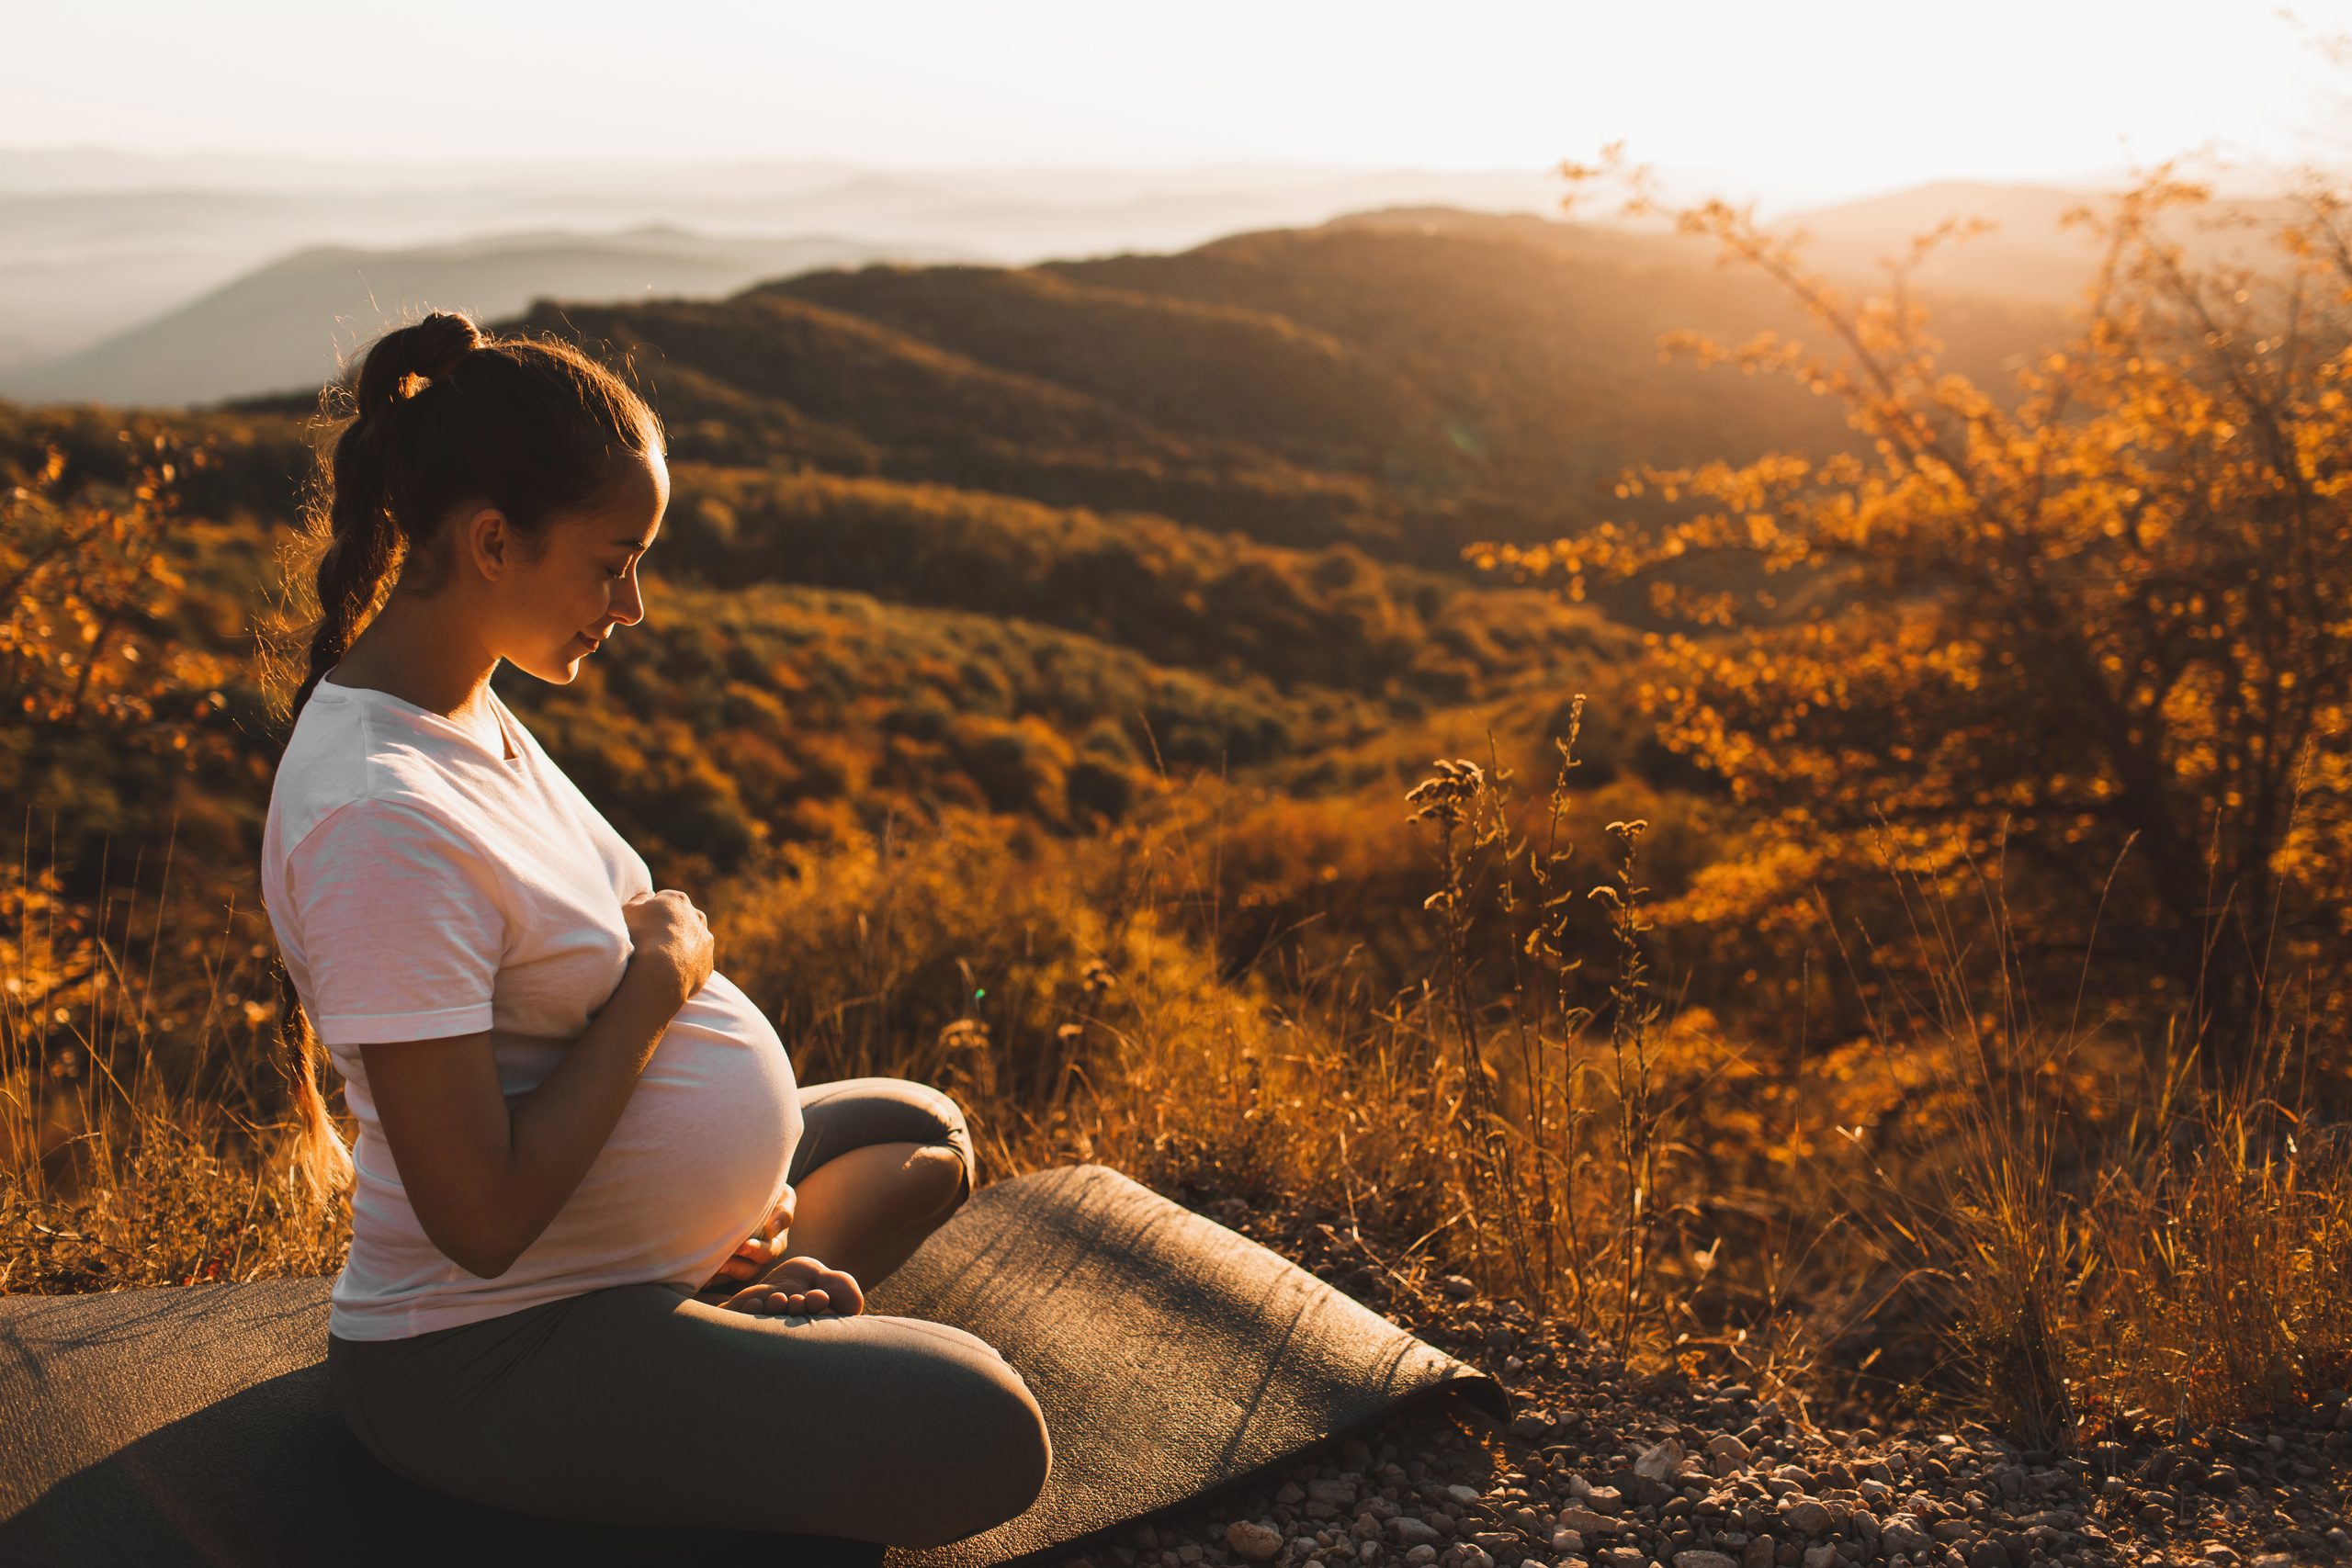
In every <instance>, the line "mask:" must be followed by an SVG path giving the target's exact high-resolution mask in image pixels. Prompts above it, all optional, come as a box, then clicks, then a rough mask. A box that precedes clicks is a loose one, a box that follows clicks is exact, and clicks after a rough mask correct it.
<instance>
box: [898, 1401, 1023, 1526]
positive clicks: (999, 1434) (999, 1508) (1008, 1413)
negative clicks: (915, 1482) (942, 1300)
mask: <svg viewBox="0 0 2352 1568" xmlns="http://www.w3.org/2000/svg"><path fill="white" fill-rule="evenodd" d="M958 1381H959V1382H961V1383H962V1384H963V1386H962V1387H961V1388H960V1389H959V1390H957V1398H956V1401H955V1404H956V1411H955V1413H954V1416H953V1419H952V1420H943V1421H942V1422H941V1423H940V1424H939V1425H938V1426H937V1427H935V1428H934V1430H935V1432H936V1434H937V1436H938V1437H940V1438H942V1439H944V1440H945V1445H946V1446H944V1447H943V1449H942V1450H940V1453H939V1461H940V1462H939V1463H938V1465H937V1466H936V1470H937V1473H935V1474H934V1475H933V1476H932V1477H930V1478H928V1480H927V1482H926V1483H925V1484H924V1485H923V1486H922V1489H921V1492H920V1495H922V1497H923V1498H924V1499H925V1501H926V1504H927V1506H925V1507H924V1508H923V1509H922V1510H921V1517H920V1519H919V1520H917V1519H912V1518H910V1529H908V1530H907V1531H905V1532H904V1534H903V1538H902V1539H900V1540H898V1541H896V1542H894V1543H893V1544H896V1545H899V1546H905V1547H910V1548H924V1547H933V1546H944V1545H945V1544H947V1543H948V1542H949V1541H955V1540H963V1539H965V1538H966V1537H967V1536H973V1535H978V1534H979V1533H980V1532H981V1531H983V1530H987V1529H994V1528H995V1527H996V1526H998V1525H1001V1524H1002V1523H1003V1522H1004V1521H1005V1520H1007V1519H1010V1518H1014V1517H1018V1516H1020V1515H1021V1514H1023V1513H1025V1512H1027V1511H1028V1509H1029V1506H1030V1505H1031V1504H1033V1503H1035V1501H1036V1500H1037V1497H1038V1495H1039V1494H1041V1493H1043V1492H1044V1491H1045V1489H1046V1477H1047V1476H1048V1475H1050V1474H1051V1473H1052V1472H1053V1462H1054V1445H1053V1438H1052V1436H1051V1434H1050V1433H1048V1432H1047V1431H1046V1414H1045V1412H1044V1411H1043V1410H1042V1409H1040V1408H1039V1406H1038V1404H1037V1399H1036V1395H1035V1394H1034V1393H1030V1391H1029V1385H1028V1384H1027V1383H1026V1382H1023V1380H1022V1377H1021V1374H1020V1373H1019V1372H1018V1371H1014V1370H1013V1368H1012V1365H1011V1364H1010V1363H1008V1362H1007V1361H1005V1360H1004V1359H1002V1358H1001V1357H998V1356H993V1355H992V1356H991V1358H990V1360H989V1362H986V1363H980V1364H977V1365H974V1364H970V1363H967V1376H966V1377H965V1378H963V1379H959V1380H958Z"/></svg>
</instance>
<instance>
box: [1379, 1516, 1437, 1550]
mask: <svg viewBox="0 0 2352 1568" xmlns="http://www.w3.org/2000/svg"><path fill="white" fill-rule="evenodd" d="M1388 1533H1389V1534H1391V1535H1393V1536H1395V1537H1396V1538H1397V1545H1399V1546H1430V1545H1434V1544H1435V1543H1436V1541H1437V1539H1438V1534H1437V1530H1436V1529H1435V1528H1434V1527H1432V1526H1431V1525H1430V1524H1429V1523H1428V1521H1426V1520H1423V1519H1417V1518H1415V1517H1413V1516H1412V1515H1410V1514H1399V1515H1397V1517H1395V1518H1393V1519H1391V1520H1389V1521H1388Z"/></svg>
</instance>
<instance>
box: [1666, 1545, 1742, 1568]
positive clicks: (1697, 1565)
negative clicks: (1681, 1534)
mask: <svg viewBox="0 0 2352 1568" xmlns="http://www.w3.org/2000/svg"><path fill="white" fill-rule="evenodd" d="M1674 1568H1739V1565H1738V1564H1737V1563H1736V1562H1733V1561H1732V1560H1731V1559H1730V1558H1728V1557H1726V1556H1724V1554H1723V1553H1722V1552H1720V1551H1701V1550H1699V1549H1696V1548H1693V1549H1692V1550H1691V1551H1678V1552H1676V1553H1675V1554H1674Z"/></svg>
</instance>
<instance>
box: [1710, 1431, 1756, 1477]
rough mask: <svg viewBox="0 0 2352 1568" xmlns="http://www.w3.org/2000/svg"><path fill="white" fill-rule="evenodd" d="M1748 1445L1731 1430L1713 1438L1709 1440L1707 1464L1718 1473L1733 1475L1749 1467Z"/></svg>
mask: <svg viewBox="0 0 2352 1568" xmlns="http://www.w3.org/2000/svg"><path fill="white" fill-rule="evenodd" d="M1748 1458H1749V1455H1748V1451H1747V1444H1746V1443H1743V1442H1741V1441H1740V1440H1739V1439H1738V1438H1735V1437H1733V1436H1732V1435H1731V1434H1730V1433H1729V1432H1724V1433H1721V1434H1719V1435H1718V1436H1716V1437H1713V1438H1709V1439H1708V1442H1707V1465H1708V1468H1709V1469H1711V1470H1713V1472H1715V1473H1716V1474H1717V1475H1731V1474H1734V1473H1736V1472H1739V1471H1742V1470H1745V1469H1747V1461H1748Z"/></svg>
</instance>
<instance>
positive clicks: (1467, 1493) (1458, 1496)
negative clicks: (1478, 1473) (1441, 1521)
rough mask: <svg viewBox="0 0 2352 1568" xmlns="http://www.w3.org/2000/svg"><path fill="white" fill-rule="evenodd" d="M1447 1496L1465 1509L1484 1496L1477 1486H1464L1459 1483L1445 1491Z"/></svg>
mask: <svg viewBox="0 0 2352 1568" xmlns="http://www.w3.org/2000/svg"><path fill="white" fill-rule="evenodd" d="M1445 1495H1447V1496H1449V1497H1451V1498H1453V1500H1454V1501H1455V1502H1457V1503H1459V1504H1461V1505H1462V1506H1464V1507H1465V1508H1466V1507H1468V1506H1470V1505H1471V1504H1473V1503H1475V1502H1476V1501H1477V1500H1478V1499H1479V1497H1480V1496H1481V1495H1483V1494H1481V1493H1480V1492H1479V1490H1478V1489H1477V1488H1476V1486H1464V1485H1463V1484H1462V1483H1460V1482H1458V1481H1457V1482H1455V1483H1453V1485H1451V1486H1449V1487H1447V1488H1446V1489H1445Z"/></svg>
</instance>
